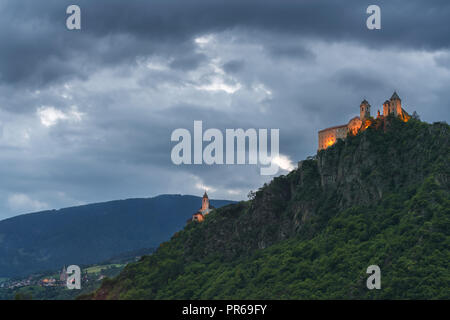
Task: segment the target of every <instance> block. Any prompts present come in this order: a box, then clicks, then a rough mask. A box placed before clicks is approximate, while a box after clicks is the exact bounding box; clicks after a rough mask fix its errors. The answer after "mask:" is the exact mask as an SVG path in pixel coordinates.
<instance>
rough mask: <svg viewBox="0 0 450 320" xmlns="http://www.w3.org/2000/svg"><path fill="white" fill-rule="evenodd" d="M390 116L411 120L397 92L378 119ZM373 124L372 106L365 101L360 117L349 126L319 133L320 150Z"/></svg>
mask: <svg viewBox="0 0 450 320" xmlns="http://www.w3.org/2000/svg"><path fill="white" fill-rule="evenodd" d="M389 114H393V115H395V116H397V117H400V119H402V120H403V121H405V122H406V121H408V120H409V119H410V118H411V117H410V115H409V114H408V113H407V112H406V111H405V110H404V109H403V108H402V100H401V99H400V97H399V96H398V95H397V93H396V92H394V94H393V95H392V97H391V99H390V100H386V101H385V102H384V103H383V115H380V111H378V115H377V119H379V118H382V117H386V116H387V115H389ZM372 119H373V118H372ZM371 123H372V120H371V117H370V104H369V102H367V101H366V100H365V99H364V100H363V101H362V102H361V105H360V107H359V117H358V116H356V117H354V118H352V119H351V120H350V121H349V122H348V123H347V124H344V125H341V126H335V127H331V128H327V129H323V130H320V131H319V150H323V149H326V148H328V147H329V146H332V145H333V144H335V143H336V141H337V139H345V138H346V137H347V135H348V134H351V135H355V134H357V133H358V132H359V131H363V130H365V129H366V128H367V127H368V126H370V124H371Z"/></svg>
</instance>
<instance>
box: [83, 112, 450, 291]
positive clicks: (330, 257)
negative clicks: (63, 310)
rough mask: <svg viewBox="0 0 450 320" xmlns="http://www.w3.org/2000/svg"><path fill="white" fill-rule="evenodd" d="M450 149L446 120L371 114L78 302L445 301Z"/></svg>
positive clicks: (449, 284) (448, 271)
mask: <svg viewBox="0 0 450 320" xmlns="http://www.w3.org/2000/svg"><path fill="white" fill-rule="evenodd" d="M449 151H450V147H449V126H448V125H447V124H445V123H434V124H432V125H431V124H427V123H423V122H420V121H418V120H414V119H412V120H410V121H409V122H407V123H404V122H402V121H400V120H398V119H395V118H393V117H389V118H388V119H385V120H383V121H374V122H373V123H372V125H371V126H370V127H369V128H368V129H367V130H365V131H364V132H362V133H360V134H358V135H356V136H349V137H348V138H347V139H346V140H345V141H338V143H336V144H335V145H334V146H332V147H331V148H328V149H326V150H323V151H320V152H319V153H318V154H317V157H316V158H315V159H313V160H306V161H303V162H301V164H300V165H299V168H298V169H296V170H294V171H292V172H291V173H289V174H288V175H286V176H280V177H277V178H275V179H273V181H272V182H271V183H270V184H268V185H264V186H263V187H262V188H260V189H259V190H258V191H257V192H256V193H255V195H254V198H253V199H252V200H250V201H247V202H241V203H238V204H235V205H229V206H225V207H223V208H220V209H218V210H216V211H215V212H213V213H211V214H210V215H209V216H208V217H207V219H206V220H205V221H204V222H203V223H193V224H190V225H188V226H187V227H186V228H185V229H184V230H182V231H180V232H178V233H176V234H175V235H174V236H173V237H172V239H171V240H170V241H168V242H165V243H163V244H161V246H160V247H159V249H158V250H157V251H156V253H154V254H153V255H151V256H146V257H143V258H142V259H141V260H140V261H139V262H137V263H133V264H130V265H128V266H127V267H126V268H125V269H124V270H123V271H122V272H121V274H120V275H119V276H118V277H116V278H114V279H106V280H105V281H104V282H103V284H102V286H101V288H100V289H98V290H97V291H96V292H94V293H93V294H91V295H87V296H83V297H80V298H91V299H117V298H119V299H374V298H379V299H406V298H417V299H434V298H445V299H448V298H450V293H449V290H448V288H450V268H449V261H450V250H449V249H450V236H449V231H450V197H449V173H450V167H449V163H450V162H449V159H450V152H449ZM372 264H376V265H378V266H379V267H380V268H381V286H382V288H381V290H368V289H367V287H366V279H367V277H368V275H367V274H366V269H367V267H368V266H369V265H372Z"/></svg>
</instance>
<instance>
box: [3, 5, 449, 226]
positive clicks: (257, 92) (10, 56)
mask: <svg viewBox="0 0 450 320" xmlns="http://www.w3.org/2000/svg"><path fill="white" fill-rule="evenodd" d="M70 4H77V5H79V6H80V8H81V17H82V30H80V31H69V30H67V29H66V26H65V21H66V18H67V15H66V8H67V7H68V6H69V5H70ZM370 4H378V5H379V6H380V7H381V27H382V29H381V30H374V31H371V30H368V29H367V28H366V18H367V16H368V15H367V14H366V8H367V7H368V6H369V5H370ZM449 17H450V2H449V1H447V0H442V1H419V0H408V1H406V0H405V1H395V0H390V1H371V2H366V1H361V0H354V1H350V0H345V1H298V0H289V1H287V0H276V1H275V0H274V1H262V0H246V1H242V0H239V1H235V0H226V1H225V0H221V1H218V0H202V1H198V0H164V1H162V0H159V1H157V0H151V1H139V0H128V1H121V0H89V1H86V0H71V1H65V0H40V1H36V0H33V1H31V0H29V1H27V0H2V1H1V2H0V47H1V48H0V150H1V153H0V219H3V218H7V217H11V216H14V215H17V214H21V213H25V212H31V211H38V210H43V209H49V208H60V207H66V206H72V205H78V204H83V203H90V202H99V201H106V200H113V199H123V198H131V197H150V196H155V195H158V194H163V193H181V194H196V195H201V194H202V193H203V190H204V189H205V188H207V189H208V190H209V193H210V195H211V197H213V198H223V199H236V200H237V199H245V198H246V195H247V193H248V192H249V190H255V189H257V188H258V187H260V186H261V185H262V184H263V183H264V182H266V181H269V180H270V179H271V177H267V176H261V175H260V172H259V168H258V167H257V166H249V165H246V166H238V165H234V166H217V165H215V166H207V165H191V166H176V165H174V164H172V162H171V159H170V153H171V149H172V147H173V146H174V145H175V143H172V142H171V141H170V135H171V133H172V131H173V130H174V129H176V128H186V129H189V130H190V131H191V132H192V130H193V121H194V120H202V121H203V126H204V128H205V129H206V128H218V129H221V130H224V129H225V128H244V129H247V128H256V129H258V128H279V129H280V153H281V154H282V155H283V156H284V157H285V158H284V159H285V166H286V167H290V166H292V165H295V163H296V162H297V161H298V160H301V159H304V158H306V157H307V156H309V155H313V154H315V152H316V149H317V131H318V130H320V129H323V128H325V127H328V126H332V125H337V124H344V123H346V122H347V121H348V120H349V119H350V118H351V117H353V116H355V115H357V114H358V107H359V103H360V102H361V100H362V99H363V98H366V99H367V100H369V102H370V103H371V105H372V110H373V112H374V113H376V110H377V109H378V108H381V104H382V102H383V101H384V100H386V98H389V97H390V96H391V94H392V92H393V91H394V90H397V92H398V93H399V95H400V97H401V98H402V101H403V104H404V106H405V109H406V110H407V111H408V112H410V113H411V112H412V111H417V112H418V113H419V115H420V116H421V119H422V120H425V121H427V122H434V121H442V120H444V121H447V122H448V120H449V114H450V112H449V105H450V90H449V85H450V37H449V29H450V23H449ZM286 172H287V171H283V170H281V171H280V172H279V174H285V173H286Z"/></svg>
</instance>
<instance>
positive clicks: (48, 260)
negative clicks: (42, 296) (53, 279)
mask: <svg viewBox="0 0 450 320" xmlns="http://www.w3.org/2000/svg"><path fill="white" fill-rule="evenodd" d="M201 199H202V198H201V197H197V196H190V195H160V196H157V197H153V198H136V199H126V200H115V201H109V202H102V203H94V204H87V205H82V206H77V207H69V208H64V209H59V210H47V211H42V212H35V213H29V214H24V215H20V216H16V217H12V218H9V219H5V220H2V221H0V277H14V276H24V275H28V274H31V273H34V272H39V271H43V270H49V269H58V268H60V267H62V266H63V265H68V264H77V265H83V264H93V263H98V262H101V261H104V260H107V259H110V258H112V257H114V256H117V255H120V254H122V253H126V252H130V251H133V250H139V249H143V248H153V247H157V246H158V245H159V244H160V243H161V242H163V241H166V240H168V239H169V238H170V236H171V235H173V233H175V232H176V231H178V230H180V229H181V228H182V227H183V226H184V225H185V224H186V220H187V219H188V218H190V217H191V216H192V213H194V212H196V211H197V210H198V208H199V207H200V205H201ZM211 203H212V204H213V205H214V206H215V207H217V208H219V207H222V206H224V205H227V204H230V203H233V201H228V200H211Z"/></svg>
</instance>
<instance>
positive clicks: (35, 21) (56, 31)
mask: <svg viewBox="0 0 450 320" xmlns="http://www.w3.org/2000/svg"><path fill="white" fill-rule="evenodd" d="M76 3H77V4H78V5H79V6H80V7H81V9H82V30H81V31H75V32H69V31H67V30H66V29H65V18H66V15H65V9H66V8H67V6H68V5H70V4H73V1H66V0H49V1H39V2H37V1H31V0H28V1H27V0H23V1H4V3H3V4H2V7H1V10H2V19H1V22H0V30H1V32H0V40H1V43H2V45H1V50H0V81H1V82H2V83H4V84H13V83H25V84H26V85H28V86H35V87H38V86H40V85H45V84H48V83H53V82H55V81H64V79H67V78H70V77H86V76H88V75H89V73H90V72H91V70H92V69H93V68H99V67H100V66H101V65H106V64H112V65H114V64H117V63H122V62H124V61H128V62H129V63H133V62H134V59H135V58H136V57H138V56H141V55H143V56H145V55H149V54H154V53H159V54H162V55H168V56H172V55H174V56H178V57H177V58H176V59H175V60H174V62H173V67H174V68H195V66H196V64H197V63H199V60H198V58H200V57H198V56H195V55H193V53H192V50H193V48H192V45H191V42H190V41H189V40H191V39H192V37H194V36H196V35H199V34H203V33H208V32H220V31H223V30H228V29H233V28H236V27H238V28H244V29H245V28H247V29H253V30H259V31H263V32H269V33H272V34H281V35H284V36H285V35H297V36H301V37H309V38H311V37H320V38H321V39H324V40H329V41H342V40H349V41H357V42H361V43H364V44H365V45H368V46H373V47H383V46H398V47H411V46H415V47H423V48H448V47H449V43H450V38H449V37H448V27H449V23H448V17H449V15H450V3H449V2H448V1H443V0H442V1H426V2H425V1H419V0H416V1H377V4H378V5H380V6H381V8H382V30H380V31H375V32H369V31H368V30H367V29H366V27H365V19H366V13H365V9H366V8H367V6H368V3H365V2H362V1H359V0H358V1H357V0H353V1H349V0H347V1H345V3H344V2H343V1H287V0H284V1H283V0H282V1H260V0H258V1H256V0H252V1H237V0H229V1H211V0H191V1H181V0H173V1H119V0H108V1H106V0H96V1H90V0H89V1H87V0H79V1H76ZM12 31H13V32H12ZM270 50H271V52H272V53H274V54H279V55H305V54H308V51H307V50H304V48H301V47H298V46H296V45H295V44H293V45H291V46H287V47H284V48H276V47H272V48H270ZM184 54H187V55H190V57H187V58H183V57H180V56H181V55H184Z"/></svg>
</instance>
